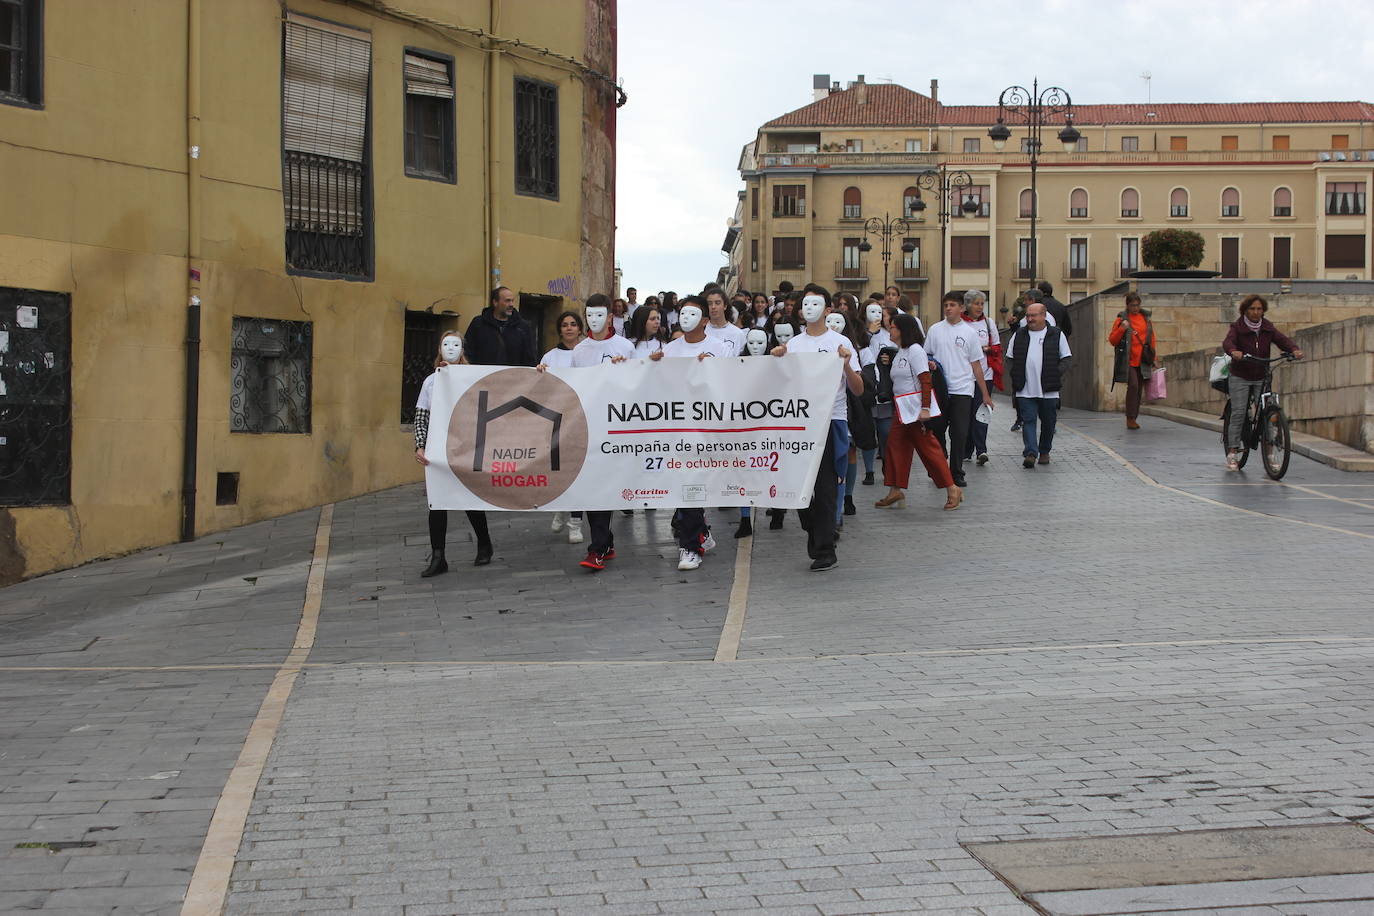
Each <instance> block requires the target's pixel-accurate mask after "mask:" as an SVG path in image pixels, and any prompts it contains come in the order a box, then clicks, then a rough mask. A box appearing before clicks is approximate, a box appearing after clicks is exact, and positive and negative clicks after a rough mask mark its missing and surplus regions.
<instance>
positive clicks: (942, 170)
mask: <svg viewBox="0 0 1374 916" xmlns="http://www.w3.org/2000/svg"><path fill="white" fill-rule="evenodd" d="M972 184H973V176H972V175H970V174H969V173H968V172H965V171H964V170H963V169H957V170H955V171H953V172H951V171H949V169H948V168H946V167H945V166H943V165H942V166H940V167H939V168H938V169H926V170H925V171H924V172H921V173H920V174H918V175H917V176H916V186H917V187H918V188H924V189H926V190H927V191H934V192H935V194H936V199H937V200H939V201H940V209H939V210H937V211H936V217H937V218H938V219H939V222H940V288H939V289H937V290H936V291H935V292H936V295H939V296H943V295H944V294H945V233H946V231H947V230H948V228H949V218H950V215H951V213H952V210H951V209H950V198H951V197H952V196H953V192H955V191H958V190H960V189H962V188H967V187H970V186H972ZM959 196H960V198H962V200H961V202H960V204H959V209H960V210H962V211H963V212H965V213H967V214H969V215H970V216H972V215H973V214H974V213H977V212H978V204H977V202H975V201H974V199H973V198H972V197H971V196H970V197H965V196H964V195H963V194H962V193H961V194H960V195H959ZM925 208H926V202H925V201H924V200H922V199H921V198H919V197H918V198H916V199H915V200H913V201H912V202H911V215H912V216H915V215H916V214H918V213H920V212H922V211H923V210H925Z"/></svg>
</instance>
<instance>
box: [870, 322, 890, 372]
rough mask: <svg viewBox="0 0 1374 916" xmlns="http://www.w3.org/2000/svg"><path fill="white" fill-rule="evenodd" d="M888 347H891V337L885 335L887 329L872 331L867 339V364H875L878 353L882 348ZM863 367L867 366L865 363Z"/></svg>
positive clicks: (887, 334)
mask: <svg viewBox="0 0 1374 916" xmlns="http://www.w3.org/2000/svg"><path fill="white" fill-rule="evenodd" d="M890 346H892V335H891V334H889V333H887V328H878V330H876V331H874V332H873V333H872V334H871V335H869V338H868V354H869V357H870V358H869V360H868V362H870V363H876V362H877V361H878V352H879V351H880V350H882V348H883V347H890ZM865 365H867V363H865Z"/></svg>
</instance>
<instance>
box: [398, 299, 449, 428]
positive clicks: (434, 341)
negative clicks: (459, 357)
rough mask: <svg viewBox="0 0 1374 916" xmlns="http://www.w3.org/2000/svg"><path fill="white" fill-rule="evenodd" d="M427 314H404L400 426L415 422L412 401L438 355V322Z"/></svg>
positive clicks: (409, 312) (438, 318)
mask: <svg viewBox="0 0 1374 916" xmlns="http://www.w3.org/2000/svg"><path fill="white" fill-rule="evenodd" d="M442 321H443V319H442V318H440V316H438V315H432V314H430V313H429V312H412V311H410V310H409V309H407V310H406V314H405V336H404V337H403V338H402V339H401V423H402V424H406V423H414V422H415V401H416V399H417V398H419V397H420V388H421V387H422V386H423V385H424V383H425V379H427V378H429V376H430V373H432V372H433V371H434V355H435V354H436V353H438V352H439V332H440V327H439V326H440V323H441V322H442Z"/></svg>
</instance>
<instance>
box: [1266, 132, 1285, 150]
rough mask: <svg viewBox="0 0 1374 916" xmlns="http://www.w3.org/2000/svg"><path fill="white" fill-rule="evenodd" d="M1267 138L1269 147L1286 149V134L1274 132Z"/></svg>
mask: <svg viewBox="0 0 1374 916" xmlns="http://www.w3.org/2000/svg"><path fill="white" fill-rule="evenodd" d="M1269 140H1270V143H1269V146H1270V148H1271V149H1288V134H1274V136H1272V137H1270V138H1269Z"/></svg>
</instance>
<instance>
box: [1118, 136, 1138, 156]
mask: <svg viewBox="0 0 1374 916" xmlns="http://www.w3.org/2000/svg"><path fill="white" fill-rule="evenodd" d="M1121 151H1122V152H1123V153H1138V152H1140V138H1139V137H1122V138H1121Z"/></svg>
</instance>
